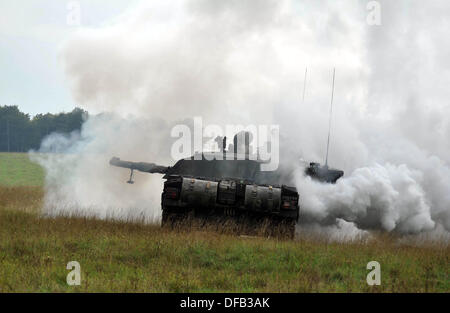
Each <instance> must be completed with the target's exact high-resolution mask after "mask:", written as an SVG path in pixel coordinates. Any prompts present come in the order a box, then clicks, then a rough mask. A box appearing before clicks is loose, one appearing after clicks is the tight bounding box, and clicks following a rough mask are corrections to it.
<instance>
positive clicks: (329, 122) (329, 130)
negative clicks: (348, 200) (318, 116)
mask: <svg viewBox="0 0 450 313" xmlns="http://www.w3.org/2000/svg"><path fill="white" fill-rule="evenodd" d="M335 74H336V68H333V87H332V88H331V103H330V119H329V121H328V139H327V154H326V157H325V166H328V148H329V147H330V133H331V116H332V114H333V97H334V77H335Z"/></svg>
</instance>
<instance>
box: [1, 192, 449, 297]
mask: <svg viewBox="0 0 450 313" xmlns="http://www.w3.org/2000/svg"><path fill="white" fill-rule="evenodd" d="M42 195H43V192H42V189H41V188H39V187H0V291H1V292H11V291H31V292H82V291H87V292H90V291H98V292H219V291H223V292H256V291H258V292H324V291H328V292H433V291H435V292H448V291H449V290H450V279H449V266H448V264H450V263H449V256H450V253H449V252H450V251H449V248H448V246H446V245H441V246H439V245H432V244H430V245H422V246H420V247H418V246H411V245H405V244H401V243H399V240H398V238H396V236H395V235H391V234H374V235H373V236H372V237H373V240H370V241H363V240H361V241H354V242H350V243H348V242H347V243H339V242H329V241H326V240H322V239H321V238H314V237H308V238H305V237H300V238H297V239H296V240H279V239H267V238H263V237H239V236H235V235H231V234H221V233H218V232H216V231H198V230H191V231H188V230H186V229H178V230H168V229H162V228H161V227H160V226H159V224H157V223H141V222H136V221H134V222H133V221H115V220H100V219H96V218H93V217H91V218H87V217H52V218H44V217H42V215H41V214H40V212H39V208H40V206H41V201H42ZM372 260H375V261H378V262H379V263H380V264H381V285H380V286H368V285H367V283H366V275H367V274H368V272H369V271H368V270H367V269H366V265H367V263H368V262H369V261H372ZM69 261H78V262H79V263H80V265H81V273H82V274H81V275H82V276H81V285H80V286H68V285H67V284H66V275H67V274H68V273H69V270H67V269H66V264H67V263H68V262H69Z"/></svg>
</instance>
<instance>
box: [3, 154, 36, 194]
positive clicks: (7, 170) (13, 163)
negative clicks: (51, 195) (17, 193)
mask: <svg viewBox="0 0 450 313" xmlns="http://www.w3.org/2000/svg"><path fill="white" fill-rule="evenodd" d="M43 183H44V171H43V169H42V168H41V167H40V166H39V165H38V164H36V163H32V162H30V159H29V158H28V154H26V153H4V152H0V186H42V185H43Z"/></svg>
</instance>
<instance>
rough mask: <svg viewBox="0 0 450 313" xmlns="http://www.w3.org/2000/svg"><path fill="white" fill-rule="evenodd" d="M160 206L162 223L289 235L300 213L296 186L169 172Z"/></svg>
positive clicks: (252, 233)
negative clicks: (203, 177) (189, 176)
mask: <svg viewBox="0 0 450 313" xmlns="http://www.w3.org/2000/svg"><path fill="white" fill-rule="evenodd" d="M161 206H162V211H163V212H162V222H161V224H162V226H163V227H170V228H184V227H186V226H189V227H192V226H194V227H201V228H204V227H206V226H208V227H213V228H214V227H216V228H217V227H222V230H223V231H227V230H231V231H232V232H233V233H238V234H249V235H266V236H277V237H279V236H283V237H290V238H292V237H293V236H294V232H295V224H296V221H297V220H298V216H299V206H298V193H297V191H296V190H295V188H292V187H286V186H281V187H279V186H265V185H256V184H252V183H249V182H245V181H242V180H233V179H222V180H219V181H211V180H206V179H201V178H187V177H182V176H171V177H169V178H168V180H167V181H166V182H165V183H164V191H163V193H162V196H161ZM224 226H227V227H224Z"/></svg>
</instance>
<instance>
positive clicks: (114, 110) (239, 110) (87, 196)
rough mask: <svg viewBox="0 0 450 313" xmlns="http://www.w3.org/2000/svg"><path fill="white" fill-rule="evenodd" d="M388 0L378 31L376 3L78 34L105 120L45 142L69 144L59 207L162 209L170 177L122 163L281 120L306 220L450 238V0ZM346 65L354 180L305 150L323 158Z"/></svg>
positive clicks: (255, 7) (59, 180) (247, 9)
mask: <svg viewBox="0 0 450 313" xmlns="http://www.w3.org/2000/svg"><path fill="white" fill-rule="evenodd" d="M379 3H380V8H381V11H380V13H381V25H379V26H370V25H368V24H367V22H366V18H367V15H368V14H369V11H367V9H366V3H365V2H364V1H356V0H355V1H345V2H344V1H339V2H338V1H331V0H330V1H303V2H300V1H287V0H286V1H275V0H262V1H238V0H236V1H206V0H205V1H203V0H196V1H194V0H192V1H189V0H187V1H181V0H180V1H170V2H168V1H152V2H151V4H142V5H140V6H138V7H136V8H131V9H130V10H128V11H127V12H125V13H124V14H122V15H121V16H118V17H117V18H116V19H115V20H113V21H110V22H109V23H105V24H104V25H102V26H101V27H98V28H82V29H80V30H79V31H77V32H76V33H74V34H73V35H72V36H71V37H70V38H68V39H67V41H66V42H65V43H64V45H63V47H62V50H61V56H62V58H63V60H64V64H65V69H66V73H67V77H68V81H69V83H70V86H71V88H72V92H73V97H74V98H75V100H76V101H77V102H78V103H79V104H80V105H81V106H83V107H84V108H86V109H87V110H89V111H90V112H92V113H101V112H107V113H102V114H99V115H95V116H91V117H89V119H88V120H87V121H86V122H85V123H84V125H83V128H82V130H81V133H79V134H72V136H71V137H62V136H59V135H53V136H50V137H48V138H47V140H46V141H45V142H44V143H43V145H42V147H41V152H47V151H52V152H56V154H51V155H46V156H39V155H36V158H37V159H38V160H39V162H41V163H42V164H43V165H44V166H45V167H46V169H47V173H48V174H47V194H46V208H47V210H49V212H53V213H59V212H64V211H69V212H70V211H71V210H73V209H72V208H74V207H76V208H78V209H79V210H83V211H85V212H90V213H91V214H96V215H99V216H110V215H114V216H123V215H124V214H125V216H126V215H127V214H128V215H130V214H131V215H133V216H135V215H138V216H139V215H142V216H145V217H149V216H152V217H153V216H158V215H159V201H160V191H161V185H162V180H161V177H160V176H158V175H145V174H141V175H138V176H137V177H136V184H134V185H132V186H130V185H128V184H125V183H124V182H125V181H126V180H127V179H128V177H127V176H128V175H129V173H128V171H126V170H121V169H118V168H111V167H110V166H109V165H108V160H109V158H110V157H112V156H119V157H121V158H123V159H129V160H135V161H149V162H156V163H161V164H163V165H171V164H173V163H174V162H175V161H176V160H173V159H171V157H170V146H171V142H172V140H173V138H170V130H171V128H172V127H173V126H174V125H175V124H178V123H186V122H187V123H191V119H192V117H194V116H201V117H202V118H203V122H204V124H208V123H215V124H218V125H221V126H223V127H224V126H225V125H226V124H233V125H236V124H243V125H250V124H253V125H258V124H261V123H265V124H267V123H272V124H278V125H279V126H280V139H281V152H280V154H281V157H282V161H283V165H286V164H288V166H290V167H291V168H293V169H295V171H294V173H295V175H294V179H293V181H292V182H291V183H292V184H295V185H296V186H297V188H298V189H299V192H300V197H301V200H300V204H301V210H302V213H301V219H302V225H303V226H304V228H305V229H315V228H316V227H319V228H321V227H322V228H321V229H323V230H324V231H328V232H330V231H331V232H340V231H341V232H347V233H349V234H350V236H351V237H355V236H356V235H358V236H359V235H361V234H363V235H365V234H366V233H365V230H370V229H381V230H386V231H396V232H399V233H421V232H424V231H432V230H435V229H437V228H439V229H440V231H443V232H448V231H449V230H450V192H449V191H450V167H449V162H450V146H449V145H448V138H449V136H450V123H449V119H448V116H450V106H449V105H448V99H449V91H448V85H449V82H450V70H449V69H450V67H449V61H448V57H447V56H448V55H449V54H450V45H448V44H446V42H447V41H445V38H447V37H448V35H449V34H448V27H447V24H446V23H447V22H446V18H447V16H448V15H449V13H450V6H449V5H448V3H447V2H446V1H445V0H443V1H434V2H433V3H432V4H431V3H426V4H424V3H423V2H421V1H395V3H394V2H393V1H379ZM333 67H336V73H337V74H336V87H335V88H336V89H335V98H334V114H333V118H332V132H331V145H330V155H329V164H330V165H331V166H334V167H337V168H340V169H343V170H345V172H346V175H345V177H344V178H342V179H341V180H339V181H338V182H337V183H336V184H335V185H326V184H320V183H317V182H315V181H312V180H311V179H310V178H309V177H305V176H304V175H303V170H302V163H301V162H300V159H304V160H308V161H319V162H323V159H324V156H325V149H326V137H327V132H328V111H329V105H330V96H331V73H332V69H333ZM306 68H308V76H307V81H306V93H305V100H304V101H302V93H303V82H304V74H305V69H306ZM313 225H314V226H313ZM300 227H302V226H300ZM352 234H353V235H352Z"/></svg>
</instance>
